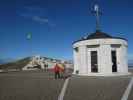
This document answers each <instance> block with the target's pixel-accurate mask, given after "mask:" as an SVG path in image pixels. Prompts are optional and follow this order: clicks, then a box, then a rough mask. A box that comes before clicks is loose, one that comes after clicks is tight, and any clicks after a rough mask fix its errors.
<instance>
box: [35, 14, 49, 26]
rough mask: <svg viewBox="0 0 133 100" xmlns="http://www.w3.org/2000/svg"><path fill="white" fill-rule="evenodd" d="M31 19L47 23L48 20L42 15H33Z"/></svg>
mask: <svg viewBox="0 0 133 100" xmlns="http://www.w3.org/2000/svg"><path fill="white" fill-rule="evenodd" d="M32 20H33V21H36V22H39V23H41V24H42V23H48V22H49V20H48V19H47V18H42V17H40V16H33V17H32Z"/></svg>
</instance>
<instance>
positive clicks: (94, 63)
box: [91, 51, 98, 72]
mask: <svg viewBox="0 0 133 100" xmlns="http://www.w3.org/2000/svg"><path fill="white" fill-rule="evenodd" d="M91 72H98V66H97V51H91Z"/></svg>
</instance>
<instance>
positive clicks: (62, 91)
mask: <svg viewBox="0 0 133 100" xmlns="http://www.w3.org/2000/svg"><path fill="white" fill-rule="evenodd" d="M68 82H69V78H67V79H66V80H65V82H64V85H63V87H62V90H61V93H60V95H59V97H58V100H63V98H64V95H65V92H66V89H67V85H68Z"/></svg>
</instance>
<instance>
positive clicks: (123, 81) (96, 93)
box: [64, 76, 131, 100]
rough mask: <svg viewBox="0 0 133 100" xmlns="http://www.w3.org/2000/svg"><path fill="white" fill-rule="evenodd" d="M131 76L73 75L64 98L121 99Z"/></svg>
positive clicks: (67, 99)
mask: <svg viewBox="0 0 133 100" xmlns="http://www.w3.org/2000/svg"><path fill="white" fill-rule="evenodd" d="M130 77H131V76H121V77H85V76H84V77H81V76H80V77H79V76H73V77H72V78H71V80H70V81H69V85H68V88H67V91H66V94H65V99H64V100H121V97H122V95H123V93H124V91H125V89H126V87H127V85H128V83H129V79H130Z"/></svg>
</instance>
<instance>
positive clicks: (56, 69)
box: [54, 64, 60, 79]
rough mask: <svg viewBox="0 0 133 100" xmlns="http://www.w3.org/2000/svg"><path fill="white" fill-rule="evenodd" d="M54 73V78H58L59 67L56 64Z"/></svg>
mask: <svg viewBox="0 0 133 100" xmlns="http://www.w3.org/2000/svg"><path fill="white" fill-rule="evenodd" d="M54 73H55V79H59V78H60V67H59V65H58V64H56V65H55V66H54Z"/></svg>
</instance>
